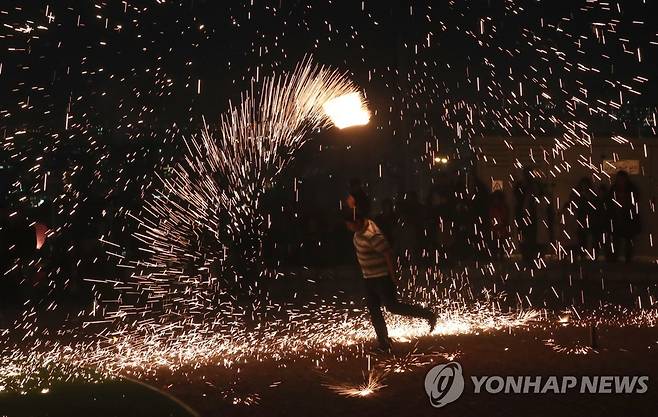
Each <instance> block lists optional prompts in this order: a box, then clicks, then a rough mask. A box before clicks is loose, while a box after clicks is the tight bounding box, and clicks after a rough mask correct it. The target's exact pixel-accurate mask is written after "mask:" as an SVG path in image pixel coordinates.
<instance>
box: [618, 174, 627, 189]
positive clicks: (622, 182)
mask: <svg viewBox="0 0 658 417" xmlns="http://www.w3.org/2000/svg"><path fill="white" fill-rule="evenodd" d="M628 182H629V180H628V173H627V172H626V171H619V172H617V176H616V177H615V187H617V188H626V186H627V185H628Z"/></svg>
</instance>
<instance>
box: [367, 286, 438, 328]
mask: <svg viewBox="0 0 658 417" xmlns="http://www.w3.org/2000/svg"><path fill="white" fill-rule="evenodd" d="M380 285H381V288H380V289H381V292H380V297H381V301H382V304H383V305H384V306H385V307H386V309H387V310H388V311H390V312H391V313H393V314H397V315H400V316H406V317H417V318H422V319H426V320H431V319H432V318H433V317H434V313H433V312H432V311H431V310H430V309H428V308H423V307H421V306H418V305H413V304H404V303H401V302H400V301H398V297H397V294H396V291H395V285H394V284H393V280H392V279H391V278H389V277H386V278H383V279H382V281H381V283H380Z"/></svg>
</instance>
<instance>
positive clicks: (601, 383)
mask: <svg viewBox="0 0 658 417" xmlns="http://www.w3.org/2000/svg"><path fill="white" fill-rule="evenodd" d="M470 378H471V382H472V384H473V391H472V394H474V395H479V394H508V395H509V394H535V395H536V394H540V395H541V394H568V393H577V394H645V393H646V392H648V391H649V376H648V375H636V376H631V375H604V376H600V375H595V376H586V375H583V376H579V377H576V376H573V375H564V376H555V375H544V376H540V375H536V376H528V375H517V376H510V375H508V376H500V375H492V376H490V375H483V376H471V377H470ZM464 386H465V383H464V375H463V374H462V367H461V365H460V364H459V363H457V362H448V363H445V364H441V365H437V366H435V367H433V368H432V369H430V370H429V371H428V372H427V375H425V392H426V393H427V396H428V397H429V399H430V403H431V404H432V406H433V407H436V408H441V407H444V406H446V405H448V404H450V403H451V402H454V401H456V400H457V399H458V398H459V397H461V395H462V394H463V393H464Z"/></svg>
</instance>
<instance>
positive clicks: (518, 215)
mask: <svg viewBox="0 0 658 417" xmlns="http://www.w3.org/2000/svg"><path fill="white" fill-rule="evenodd" d="M538 194H539V184H537V181H536V180H535V178H534V176H533V174H532V170H530V168H525V169H524V170H523V177H522V178H521V180H520V181H518V182H517V183H516V185H515V186H514V197H515V208H514V218H515V221H516V227H517V228H518V231H519V234H520V235H521V242H520V246H521V256H522V257H523V260H524V261H526V262H528V261H530V260H532V259H535V258H536V257H537V255H538V246H537V203H538Z"/></svg>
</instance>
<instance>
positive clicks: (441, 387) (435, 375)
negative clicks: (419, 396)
mask: <svg viewBox="0 0 658 417" xmlns="http://www.w3.org/2000/svg"><path fill="white" fill-rule="evenodd" d="M425 392H426V393H427V396H428V397H430V403H431V404H432V406H433V407H436V408H441V407H443V406H445V405H447V404H450V403H451V402H453V401H455V400H457V399H458V398H459V397H460V396H461V395H462V392H464V376H463V375H462V367H461V365H460V364H458V363H457V362H448V363H446V364H443V365H437V366H435V367H434V368H432V369H430V370H429V372H427V375H426V376H425Z"/></svg>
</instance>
